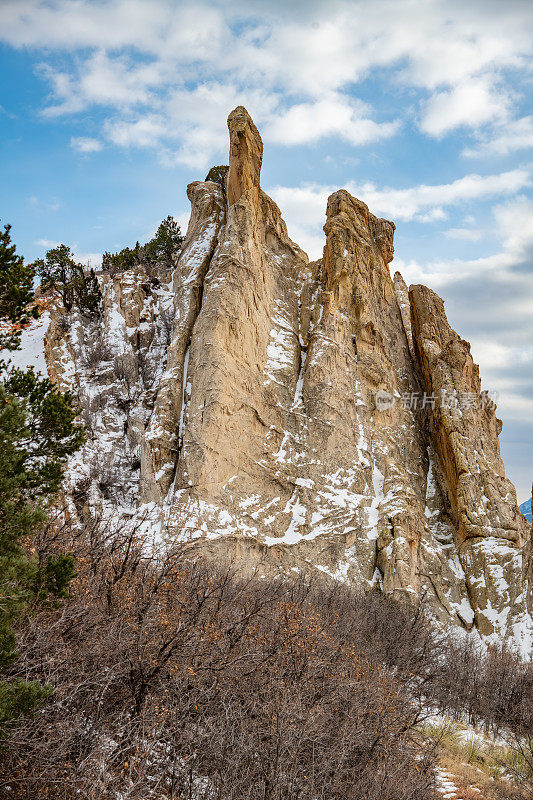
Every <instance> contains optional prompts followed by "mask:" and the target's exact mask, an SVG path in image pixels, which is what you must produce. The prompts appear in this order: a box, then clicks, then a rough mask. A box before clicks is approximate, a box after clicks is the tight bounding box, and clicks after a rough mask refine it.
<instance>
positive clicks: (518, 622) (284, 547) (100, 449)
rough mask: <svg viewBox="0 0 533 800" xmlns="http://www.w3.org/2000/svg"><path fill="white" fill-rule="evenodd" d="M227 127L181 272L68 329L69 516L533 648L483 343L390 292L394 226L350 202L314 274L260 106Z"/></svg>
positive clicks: (164, 269)
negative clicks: (322, 582)
mask: <svg viewBox="0 0 533 800" xmlns="http://www.w3.org/2000/svg"><path fill="white" fill-rule="evenodd" d="M228 127H229V133H230V164H229V171H228V174H227V180H226V185H225V186H221V185H219V184H218V183H215V182H211V181H206V182H195V183H192V184H190V185H189V187H188V190H187V192H188V197H189V199H190V202H191V218H190V222H189V226H188V230H187V235H186V238H185V242H184V244H183V247H182V249H181V251H180V252H179V253H177V254H176V257H175V261H174V263H173V264H162V265H159V266H158V267H143V266H142V265H139V266H138V267H136V268H135V269H132V270H127V271H124V272H120V273H118V274H115V275H109V274H105V273H100V274H99V281H100V284H101V288H102V292H103V308H104V312H103V317H102V319H101V320H99V321H98V322H89V321H87V320H86V319H84V318H83V317H81V316H80V314H79V312H76V311H74V312H71V313H70V314H67V313H66V312H65V310H64V309H60V308H56V311H55V312H54V313H53V314H52V319H51V323H50V327H49V329H48V332H47V336H46V357H47V363H48V369H49V372H50V374H51V376H52V377H53V378H54V379H55V380H56V381H57V382H58V384H59V385H60V386H61V387H62V388H69V389H72V390H74V391H75V392H76V394H77V397H78V399H79V403H80V405H81V407H82V410H83V418H84V420H85V422H86V424H87V425H88V429H89V439H88V442H87V444H86V445H85V447H84V449H83V450H82V451H81V452H80V453H79V454H77V456H76V457H75V458H74V459H73V460H72V463H71V464H70V467H69V472H68V479H67V485H66V487H65V493H66V497H67V500H68V503H69V509H70V512H69V513H70V514H71V516H72V517H73V518H75V519H76V520H78V521H79V522H80V524H84V523H85V522H87V520H90V519H94V518H95V517H105V518H107V519H108V520H109V524H129V523H130V522H131V521H134V522H135V523H136V524H139V523H140V524H142V525H143V526H144V529H145V531H146V536H147V538H155V539H157V540H159V541H161V540H165V539H170V540H172V541H175V540H177V541H180V542H195V543H196V545H197V546H198V547H200V548H201V549H202V551H203V552H205V553H207V554H209V555H211V556H213V557H215V558H218V559H227V558H231V559H233V560H234V561H235V562H236V563H237V564H238V565H239V567H240V568H241V569H242V570H243V571H250V570H252V569H256V568H258V569H259V570H260V571H263V572H271V571H275V570H280V569H281V570H304V569H306V570H307V569H310V568H311V569H317V570H320V571H322V572H323V573H326V574H328V575H330V576H332V577H333V578H335V579H338V580H343V581H349V582H354V583H361V584H364V585H367V586H369V587H380V588H382V590H383V591H385V592H388V593H393V594H397V595H398V596H402V595H403V596H413V597H414V596H422V595H424V596H425V597H427V599H428V601H429V602H430V604H431V606H432V609H433V611H434V613H435V614H436V616H437V617H438V618H439V619H440V620H442V621H443V622H444V623H447V622H450V623H453V624H456V625H459V626H462V627H463V628H465V629H467V630H472V629H475V630H477V631H478V632H479V634H480V635H481V636H482V637H483V638H484V639H485V640H486V641H488V642H490V641H497V640H500V639H502V638H503V639H506V640H509V641H510V642H511V643H512V645H513V646H515V647H517V648H520V649H521V650H522V652H524V653H527V652H529V651H530V648H531V617H530V614H529V613H528V603H530V602H531V601H530V597H531V595H530V592H529V569H530V567H529V564H530V553H531V543H532V531H531V526H530V525H529V524H528V522H527V521H526V520H525V518H524V517H523V516H522V515H521V514H520V512H519V510H518V506H517V501H516V493H515V490H514V487H513V485H512V484H511V483H510V481H509V480H507V479H506V477H505V471H504V466H503V463H502V460H501V458H500V454H499V442H498V435H499V433H500V431H501V422H500V421H499V420H498V419H497V417H496V414H495V407H494V405H493V404H492V403H491V402H490V399H489V398H488V397H487V395H486V394H484V393H483V392H482V390H481V382H480V378H479V372H478V368H477V366H476V365H475V364H474V362H473V359H472V356H471V354H470V347H469V345H468V343H467V342H465V341H464V340H462V339H461V338H460V337H459V336H458V334H457V333H455V331H453V330H452V329H451V327H450V326H449V324H448V322H447V319H446V314H445V311H444V304H443V302H442V300H441V299H440V298H439V297H438V296H437V295H436V294H435V293H434V292H432V291H431V290H430V289H428V288H427V287H424V286H412V287H411V288H410V289H408V288H407V287H406V285H405V283H404V281H403V279H402V277H401V275H400V274H399V273H396V274H395V276H394V279H392V278H391V275H390V272H389V263H390V262H391V260H392V258H393V253H394V248H393V237H394V225H393V223H392V222H388V221H387V220H384V219H378V218H377V217H375V216H374V215H373V214H371V213H370V212H369V210H368V208H367V206H366V205H365V204H364V203H363V202H361V201H360V200H357V199H356V198H354V197H352V196H351V195H350V194H349V193H348V192H347V191H345V190H340V191H337V192H335V193H334V194H333V195H331V197H330V198H329V200H328V204H327V211H326V216H327V220H326V224H325V226H324V231H325V234H326V241H325V247H324V253H323V257H322V259H320V260H319V261H315V262H311V263H310V262H309V260H308V258H307V256H306V254H305V253H304V252H303V251H302V250H301V249H300V248H299V247H298V246H297V245H296V244H295V243H294V242H292V241H291V240H290V238H289V236H288V234H287V229H286V226H285V223H284V222H283V219H282V218H281V213H280V211H279V209H278V207H277V206H276V204H275V203H274V202H273V201H272V200H271V199H270V198H269V197H268V196H267V195H266V194H265V193H264V192H263V191H262V189H261V186H260V171H261V162H262V151H263V147H262V142H261V137H260V135H259V133H258V131H257V129H256V128H255V126H254V124H253V122H252V120H251V119H250V117H249V115H248V113H247V112H246V110H245V109H244V108H243V107H238V108H236V109H235V110H234V111H233V112H232V113H231V114H230V116H229V119H228Z"/></svg>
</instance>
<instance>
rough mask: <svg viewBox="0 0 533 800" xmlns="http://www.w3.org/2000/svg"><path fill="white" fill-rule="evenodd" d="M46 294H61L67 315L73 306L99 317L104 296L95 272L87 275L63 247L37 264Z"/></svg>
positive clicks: (61, 245) (39, 260)
mask: <svg viewBox="0 0 533 800" xmlns="http://www.w3.org/2000/svg"><path fill="white" fill-rule="evenodd" d="M33 267H34V269H35V270H36V271H37V273H38V275H39V277H40V279H41V288H42V289H43V291H48V290H53V291H56V292H59V294H60V295H61V300H62V302H63V305H64V306H65V308H66V310H67V311H71V310H72V307H73V306H74V305H76V306H77V308H78V309H79V310H80V311H81V312H82V313H85V314H100V312H101V299H102V294H101V292H100V287H99V285H98V280H97V278H96V274H95V272H94V270H93V269H91V270H90V271H89V273H86V272H85V270H84V269H83V266H82V265H81V264H79V263H77V262H76V261H74V259H73V257H72V253H71V251H70V247H67V245H65V244H60V245H59V246H58V247H54V248H52V249H51V250H48V252H47V253H46V256H45V257H44V259H43V258H38V259H37V260H36V261H35V262H34V264H33Z"/></svg>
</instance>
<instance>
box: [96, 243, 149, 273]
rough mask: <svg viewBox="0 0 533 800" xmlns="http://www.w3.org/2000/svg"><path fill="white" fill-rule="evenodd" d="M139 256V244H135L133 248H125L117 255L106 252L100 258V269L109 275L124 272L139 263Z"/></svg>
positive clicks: (140, 250) (140, 251)
mask: <svg viewBox="0 0 533 800" xmlns="http://www.w3.org/2000/svg"><path fill="white" fill-rule="evenodd" d="M141 254H142V249H141V246H140V244H139V242H136V244H135V247H133V248H131V247H125V248H124V249H123V250H120V251H119V252H118V253H108V252H107V251H106V252H105V253H104V255H103V256H102V269H103V270H104V272H108V273H109V274H110V275H116V274H117V272H124V270H126V269H131V268H132V267H134V266H135V265H136V264H139V263H140V261H141Z"/></svg>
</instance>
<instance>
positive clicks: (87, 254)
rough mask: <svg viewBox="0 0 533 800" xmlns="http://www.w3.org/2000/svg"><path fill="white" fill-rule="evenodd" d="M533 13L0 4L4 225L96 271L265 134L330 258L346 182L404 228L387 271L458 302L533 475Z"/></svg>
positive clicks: (449, 5) (296, 214)
mask: <svg viewBox="0 0 533 800" xmlns="http://www.w3.org/2000/svg"><path fill="white" fill-rule="evenodd" d="M532 49H533V4H532V3H530V2H528V1H527V0H523V1H522V0H520V1H518V0H515V1H514V2H513V0H506V2H505V3H502V2H494V0H478V1H476V0H469V2H464V0H462V1H461V2H455V0H343V1H342V2H340V1H339V2H336V1H335V0H328V2H327V3H316V2H314V0H308V2H298V1H296V2H292V3H291V4H290V6H289V8H287V4H286V3H281V2H277V0H273V1H272V2H269V3H266V2H261V1H260V0H257V2H253V3H250V2H247V3H244V2H240V1H239V0H237V1H236V2H231V0H229V1H228V2H203V3H202V2H195V3H188V2H176V1H175V0H47V2H40V1H39V0H2V1H1V2H0V70H1V75H2V81H1V84H0V134H1V141H2V147H1V153H0V169H1V173H0V174H1V175H2V180H1V181H0V218H1V219H2V222H10V223H11V224H12V225H13V236H14V239H15V241H16V243H17V245H18V249H19V251H20V252H21V253H22V254H23V255H24V256H25V257H26V258H27V259H33V258H35V257H37V256H40V255H42V254H43V253H44V252H45V250H46V249H47V248H48V247H49V246H51V245H52V244H53V243H56V242H60V241H61V242H65V243H67V244H70V245H71V246H72V247H73V248H74V250H75V251H76V253H77V254H78V255H79V257H80V258H82V259H83V260H90V261H91V262H92V263H94V264H95V265H96V264H97V263H98V259H99V254H101V253H102V252H103V251H104V250H115V249H117V248H121V247H123V246H125V245H128V244H133V243H134V242H135V241H136V240H137V239H139V240H140V241H143V240H146V239H147V238H148V237H150V236H151V235H152V233H153V231H154V230H155V228H156V226H157V224H158V222H159V221H160V220H161V219H162V218H163V217H165V216H166V215H167V214H169V213H170V214H174V215H175V216H176V217H178V218H179V219H180V220H181V221H182V224H183V227H185V225H186V221H187V218H188V202H187V198H186V193H185V190H186V185H187V183H188V182H190V181H191V180H197V179H202V178H204V177H205V174H206V172H207V170H208V168H209V166H211V165H212V164H220V163H226V162H227V130H226V118H227V115H228V113H229V111H230V110H231V109H232V108H233V107H234V106H236V105H238V104H243V105H245V106H246V107H247V108H248V110H249V111H250V113H251V114H252V116H253V118H254V120H255V122H256V124H257V126H258V127H259V129H260V131H261V134H262V136H263V140H264V145H265V150H264V161H263V178H262V183H263V187H264V188H265V190H266V191H267V192H269V193H270V194H271V195H272V196H273V197H274V198H275V199H276V201H277V202H278V204H279V205H280V207H281V209H282V211H283V213H284V216H285V219H286V221H287V223H288V226H289V232H290V234H291V235H292V237H293V238H294V239H295V240H296V241H297V242H298V243H299V244H300V245H301V246H302V247H303V248H304V249H305V250H307V252H308V253H309V255H310V256H311V257H313V258H316V257H318V256H319V255H320V253H321V248H322V244H323V234H322V231H321V227H322V225H323V223H324V212H325V207H326V199H327V196H328V194H329V193H330V192H331V191H334V190H335V189H337V188H339V187H340V186H345V187H347V188H348V189H349V190H350V191H351V192H352V193H353V194H355V195H356V196H358V197H360V198H361V199H363V200H365V202H367V203H368V205H369V206H370V209H371V210H372V211H373V212H374V213H377V214H379V215H380V216H385V217H387V218H389V219H392V220H394V222H395V223H396V225H397V230H396V254H395V260H394V262H393V264H392V267H393V268H396V269H400V271H401V272H402V273H403V275H404V277H405V278H406V280H407V281H408V282H423V283H426V284H427V285H429V286H431V287H432V288H434V289H435V290H436V291H438V292H439V293H440V294H441V295H442V296H443V297H444V299H445V301H446V309H447V313H448V316H449V319H450V321H451V322H452V324H453V325H454V327H456V329H457V330H458V331H459V333H460V334H461V335H462V336H463V337H465V338H467V339H468V340H469V341H471V342H472V352H473V355H474V358H475V359H476V361H478V362H479V363H480V366H481V375H482V378H483V379H484V386H485V388H487V389H489V390H491V391H494V392H497V393H498V396H499V401H498V405H499V413H500V416H501V417H502V418H503V420H504V429H503V434H502V437H501V441H502V453H503V456H504V460H505V463H506V467H507V472H508V474H509V476H510V477H511V479H512V480H514V482H515V484H516V485H517V488H518V493H519V498H520V499H521V500H523V499H525V498H526V497H527V495H528V494H529V490H530V486H531V482H532V480H533V459H532V458H531V453H532V452H533V199H532V191H531V186H532V173H533V158H532V147H533V110H532V108H531V99H532V80H533V73H532V61H531V51H532Z"/></svg>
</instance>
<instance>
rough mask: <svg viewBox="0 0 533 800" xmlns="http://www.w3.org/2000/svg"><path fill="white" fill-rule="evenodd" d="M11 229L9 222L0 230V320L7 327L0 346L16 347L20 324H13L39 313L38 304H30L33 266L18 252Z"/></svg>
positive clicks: (0, 339)
mask: <svg viewBox="0 0 533 800" xmlns="http://www.w3.org/2000/svg"><path fill="white" fill-rule="evenodd" d="M10 231H11V225H4V230H3V231H1V230H0V320H1V321H2V322H3V323H4V326H5V328H6V330H3V331H2V330H0V350H3V349H9V350H17V349H18V348H19V347H20V328H18V329H17V327H16V326H24V325H27V324H28V322H29V321H30V319H31V318H32V317H34V318H36V317H37V316H38V310H37V306H36V305H33V306H32V301H33V280H34V278H35V269H34V267H33V266H31V265H25V264H24V259H23V258H22V256H19V255H17V252H16V246H15V245H14V244H12V243H11V236H10ZM7 329H9V330H7Z"/></svg>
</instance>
